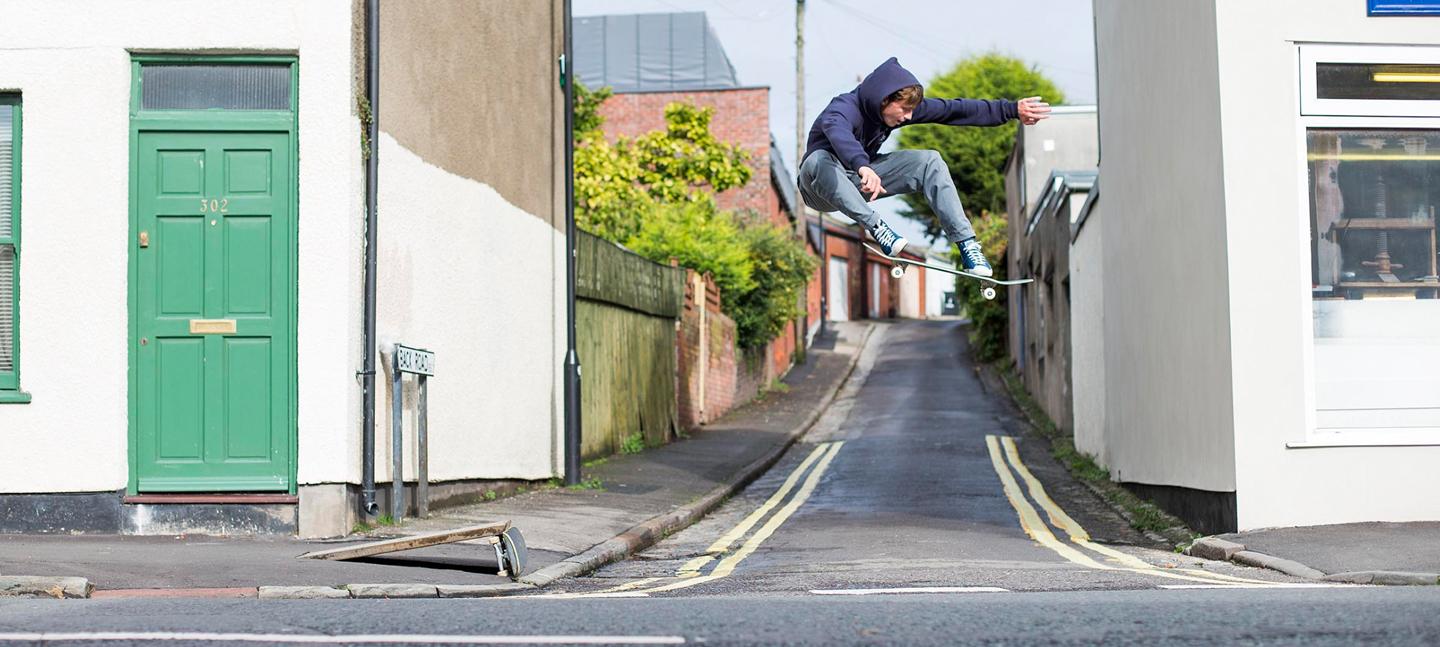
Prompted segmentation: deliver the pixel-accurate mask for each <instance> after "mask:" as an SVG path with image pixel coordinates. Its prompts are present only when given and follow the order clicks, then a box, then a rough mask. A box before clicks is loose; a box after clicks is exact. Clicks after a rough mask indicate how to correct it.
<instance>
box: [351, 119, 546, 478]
mask: <svg viewBox="0 0 1440 647" xmlns="http://www.w3.org/2000/svg"><path fill="white" fill-rule="evenodd" d="M546 145H548V142H546ZM380 175H381V182H380V197H379V199H380V204H379V208H378V210H377V212H378V213H379V214H380V216H381V219H382V222H383V225H382V229H381V230H380V231H381V236H380V263H379V282H380V290H379V303H380V309H379V321H378V331H377V334H378V336H379V338H380V340H381V342H382V343H384V342H392V343H393V342H400V343H404V344H406V345H410V346H417V347H421V348H425V349H428V350H431V351H434V352H435V354H436V376H435V377H433V378H430V380H429V410H430V416H429V427H428V429H429V439H430V441H429V442H430V450H429V453H430V470H429V477H430V479H431V480H432V481H441V480H454V479H465V478H523V479H543V478H548V477H550V476H553V475H554V474H555V472H554V469H553V457H552V452H551V449H552V441H553V440H554V438H553V436H554V434H556V433H558V432H559V429H560V426H559V425H558V424H557V421H559V420H560V419H561V417H560V416H561V411H560V408H559V407H560V406H561V405H562V402H561V399H562V398H561V393H560V389H561V388H562V383H561V381H560V380H561V378H562V375H561V373H560V370H559V369H560V368H561V360H562V359H563V352H564V347H563V341H564V339H565V329H564V323H565V302H564V300H563V297H564V289H563V288H564V284H563V281H564V269H565V235H564V232H561V231H558V230H556V229H555V228H554V227H551V226H550V224H549V223H548V222H546V221H544V220H541V219H540V218H538V217H536V216H534V215H531V214H529V213H526V212H525V211H524V210H522V209H520V208H519V207H517V206H515V205H513V204H511V203H509V202H508V201H506V200H505V198H504V197H503V196H501V195H500V193H499V192H497V191H496V190H495V189H493V188H491V187H490V186H488V185H486V184H482V183H480V182H476V181H474V180H470V179H467V178H463V177H460V176H458V175H455V174H452V173H450V172H448V171H446V170H444V169H441V168H439V167H436V166H434V165H432V164H429V163H427V162H426V161H425V160H423V159H421V158H420V157H419V156H417V155H416V154H415V153H414V152H412V151H410V150H408V149H406V148H405V147H403V146H401V145H400V144H399V143H398V142H396V141H395V139H394V138H392V137H391V136H390V135H389V134H387V133H385V132H383V131H382V132H381V136H380ZM557 277H559V278H558V281H559V286H560V289H559V290H557V289H556V285H557ZM556 340H559V342H560V343H559V344H557V342H556ZM377 379H379V380H380V381H381V383H382V384H383V386H382V387H381V388H380V389H379V391H377V397H376V404H377V412H376V422H377V424H376V440H375V444H376V450H377V452H376V459H375V460H376V466H377V468H376V480H377V481H381V482H388V481H389V480H390V467H389V465H390V442H391V440H390V438H391V437H390V435H389V431H390V415H391V414H390V408H389V406H390V399H389V398H390V395H391V394H390V373H389V368H388V366H387V367H386V369H385V370H384V371H383V372H382V374H380V375H377ZM413 380H414V378H413V377H406V378H405V381H406V383H407V384H406V390H407V391H410V392H411V393H409V394H408V395H407V397H408V398H411V399H410V400H409V404H407V415H406V418H405V440H404V452H405V456H404V461H403V462H404V464H405V470H406V471H405V475H406V478H414V477H415V471H414V470H415V469H416V465H417V463H416V461H415V457H416V449H417V444H416V437H415V424H414V418H413V417H411V416H410V414H409V411H411V410H413V406H414V405H413V403H414V400H413V398H414V393H413V386H412V384H411V383H412V381H413Z"/></svg>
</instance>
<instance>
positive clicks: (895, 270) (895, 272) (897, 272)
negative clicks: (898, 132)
mask: <svg viewBox="0 0 1440 647" xmlns="http://www.w3.org/2000/svg"><path fill="white" fill-rule="evenodd" d="M890 276H893V277H895V278H897V279H901V278H905V267H904V266H903V265H896V266H895V267H892V268H890Z"/></svg>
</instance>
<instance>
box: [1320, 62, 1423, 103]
mask: <svg viewBox="0 0 1440 647" xmlns="http://www.w3.org/2000/svg"><path fill="white" fill-rule="evenodd" d="M1315 88H1316V92H1317V93H1318V96H1319V98H1321V99H1388V100H1399V101H1436V100H1440V65H1395V64H1376V63H1317V64H1316V65H1315Z"/></svg>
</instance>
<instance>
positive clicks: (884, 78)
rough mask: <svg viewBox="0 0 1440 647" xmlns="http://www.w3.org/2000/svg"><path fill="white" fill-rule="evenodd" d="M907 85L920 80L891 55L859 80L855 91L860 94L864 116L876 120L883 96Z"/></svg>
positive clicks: (878, 118) (878, 117)
mask: <svg viewBox="0 0 1440 647" xmlns="http://www.w3.org/2000/svg"><path fill="white" fill-rule="evenodd" d="M909 85H920V81H919V80H918V79H916V78H915V75H914V74H911V73H910V70H907V69H905V68H903V67H900V61H898V60H896V59H895V57H894V56H891V57H890V58H888V59H886V60H885V62H884V63H881V64H880V67H877V68H875V71H874V72H871V73H870V75H869V76H866V77H865V80H863V81H861V82H860V85H859V86H858V87H856V88H855V93H856V94H857V95H859V96H860V109H861V110H864V111H865V116H866V117H868V118H870V119H874V120H877V121H878V120H880V104H881V103H883V102H884V101H885V97H888V96H890V95H891V94H892V93H894V92H895V91H896V90H899V89H900V88H903V87H905V86H909Z"/></svg>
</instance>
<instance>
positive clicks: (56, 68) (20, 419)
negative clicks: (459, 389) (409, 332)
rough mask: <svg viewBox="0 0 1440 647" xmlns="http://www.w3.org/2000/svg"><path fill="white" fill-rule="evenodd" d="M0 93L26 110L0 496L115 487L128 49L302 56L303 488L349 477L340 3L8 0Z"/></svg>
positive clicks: (120, 444) (355, 159) (352, 280)
mask: <svg viewBox="0 0 1440 647" xmlns="http://www.w3.org/2000/svg"><path fill="white" fill-rule="evenodd" d="M4 13H5V19H4V20H3V21H0V43H3V44H4V45H3V47H0V91H20V92H21V93H22V95H23V101H24V120H25V123H24V134H23V137H24V142H23V146H24V150H23V155H24V160H23V164H24V168H23V175H24V179H23V182H24V186H23V187H22V203H21V222H22V227H23V231H22V234H23V243H22V244H23V252H22V254H23V255H22V259H21V262H22V267H21V285H20V290H21V299H22V301H21V321H20V335H21V337H20V340H21V353H22V357H21V364H22V366H21V370H22V375H21V381H22V384H21V387H22V388H23V389H24V390H25V391H28V392H29V393H31V394H32V395H33V401H32V402H31V403H29V404H23V405H10V404H6V405H0V430H3V432H4V435H5V438H6V441H7V443H8V445H7V447H6V451H5V452H4V456H5V458H0V492H8V493H14V492H78V491H100V490H118V489H120V488H123V487H125V485H126V479H127V460H128V452H127V440H126V438H127V427H128V424H129V423H128V417H127V398H128V387H127V370H128V369H127V362H128V354H127V348H126V345H127V339H128V333H127V325H128V323H127V307H128V306H127V296H126V295H127V287H128V285H127V283H128V277H127V267H128V253H129V249H130V247H129V245H130V239H129V236H130V233H129V177H130V159H129V129H130V124H129V106H130V80H131V79H130V76H131V74H130V55H129V53H128V51H127V49H133V50H141V51H164V52H196V53H203V52H204V51H207V50H225V51H232V52H233V51H245V52H272V53H289V54H294V53H297V52H298V53H299V57H300V97H299V103H300V157H301V160H302V163H301V168H300V214H299V228H300V236H299V247H300V253H299V257H300V271H299V277H298V281H299V290H300V310H299V313H298V314H299V330H298V335H299V371H300V382H299V395H300V410H299V429H300V465H299V476H300V482H301V483H307V482H316V481H331V480H345V479H352V480H353V479H355V478H358V475H359V469H358V462H359V458H358V457H359V451H358V439H357V436H358V432H357V430H358V428H359V425H358V421H357V419H358V416H357V415H356V412H357V410H358V408H359V400H358V393H359V391H358V389H357V388H356V386H355V383H354V378H353V376H354V372H355V370H356V368H357V367H358V350H359V330H358V325H359V323H358V316H357V313H358V312H359V304H358V294H359V276H358V273H357V272H358V267H359V260H358V259H359V251H360V250H359V247H358V245H355V244H354V241H357V240H358V239H359V236H360V229H359V223H360V220H359V217H358V215H357V214H359V213H360V211H361V203H360V201H359V198H360V197H361V192H360V185H359V184H358V181H359V175H358V169H359V164H360V162H359V152H358V147H357V146H356V145H355V142H356V141H357V138H358V126H357V125H356V122H355V118H354V116H353V115H352V114H351V108H352V95H353V93H352V91H351V87H350V83H351V75H350V55H351V52H350V15H351V6H350V2H349V1H348V0H305V1H303V2H302V1H300V0H256V1H253V2H245V3H237V2H230V1H228V0H143V1H142V0H115V1H112V2H81V1H78V0H11V1H9V2H6V3H5V9H4Z"/></svg>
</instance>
